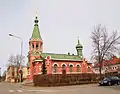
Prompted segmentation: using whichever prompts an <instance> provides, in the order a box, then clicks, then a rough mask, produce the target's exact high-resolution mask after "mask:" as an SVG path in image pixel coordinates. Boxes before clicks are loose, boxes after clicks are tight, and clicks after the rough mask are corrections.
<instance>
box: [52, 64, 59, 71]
mask: <svg viewBox="0 0 120 94" xmlns="http://www.w3.org/2000/svg"><path fill="white" fill-rule="evenodd" d="M57 69H58V66H57V64H54V66H53V72H54V73H56V72H57Z"/></svg>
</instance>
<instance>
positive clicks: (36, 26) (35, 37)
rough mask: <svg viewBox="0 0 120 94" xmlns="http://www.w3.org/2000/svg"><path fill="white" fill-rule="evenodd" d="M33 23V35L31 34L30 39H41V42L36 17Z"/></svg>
mask: <svg viewBox="0 0 120 94" xmlns="http://www.w3.org/2000/svg"><path fill="white" fill-rule="evenodd" d="M34 22H35V25H34V29H33V33H32V37H31V39H41V40H42V38H41V36H40V31H39V27H38V22H39V21H38V19H37V17H36V19H35V21H34Z"/></svg>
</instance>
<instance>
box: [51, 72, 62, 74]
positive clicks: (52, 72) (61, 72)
mask: <svg viewBox="0 0 120 94" xmlns="http://www.w3.org/2000/svg"><path fill="white" fill-rule="evenodd" d="M52 74H62V72H56V73H54V72H52Z"/></svg>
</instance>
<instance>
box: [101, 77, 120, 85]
mask: <svg viewBox="0 0 120 94" xmlns="http://www.w3.org/2000/svg"><path fill="white" fill-rule="evenodd" d="M115 84H117V85H120V78H119V77H117V76H111V77H105V78H103V80H101V81H99V85H109V86H111V85H115Z"/></svg>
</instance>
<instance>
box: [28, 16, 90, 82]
mask: <svg viewBox="0 0 120 94" xmlns="http://www.w3.org/2000/svg"><path fill="white" fill-rule="evenodd" d="M34 22H35V24H34V29H33V32H32V36H31V38H30V40H29V52H28V64H27V66H28V77H27V79H28V80H33V76H34V75H38V74H42V71H41V70H42V62H43V58H44V60H45V65H46V70H47V74H62V72H63V70H64V71H65V73H66V74H80V73H92V64H91V63H88V61H87V60H86V59H85V58H83V54H82V50H83V46H82V45H81V44H80V42H79V39H78V43H77V45H76V47H75V48H76V51H77V54H76V55H73V54H72V55H71V54H70V53H68V54H55V53H44V51H43V40H42V38H41V35H40V30H39V26H38V22H39V21H38V18H37V17H36V18H35V21H34Z"/></svg>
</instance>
